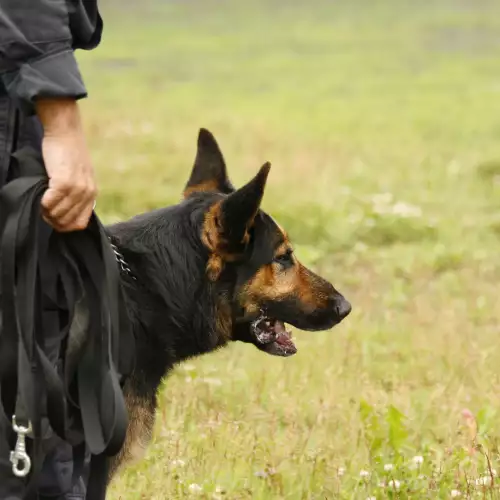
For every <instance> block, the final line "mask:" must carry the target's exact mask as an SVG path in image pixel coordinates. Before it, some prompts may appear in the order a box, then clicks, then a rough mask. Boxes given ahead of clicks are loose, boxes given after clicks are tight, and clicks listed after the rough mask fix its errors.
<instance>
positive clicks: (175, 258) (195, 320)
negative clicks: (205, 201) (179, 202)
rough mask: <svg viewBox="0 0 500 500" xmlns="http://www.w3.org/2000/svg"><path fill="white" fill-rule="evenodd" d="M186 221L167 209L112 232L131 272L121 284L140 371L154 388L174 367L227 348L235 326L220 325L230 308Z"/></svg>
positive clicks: (111, 229) (123, 275)
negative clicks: (228, 332)
mask: <svg viewBox="0 0 500 500" xmlns="http://www.w3.org/2000/svg"><path fill="white" fill-rule="evenodd" d="M173 208H175V207H173ZM181 217H182V214H179V213H175V211H174V210H172V209H164V210H162V211H158V212H154V213H151V214H146V215H144V216H140V217H138V218H134V219H132V220H131V221H128V222H124V223H120V224H117V225H115V226H112V227H110V228H108V230H109V232H110V235H111V239H112V242H113V243H114V244H115V245H116V246H117V249H118V250H119V252H120V253H121V254H122V255H123V257H124V259H125V261H126V262H127V264H128V266H129V268H130V271H131V274H129V273H125V272H122V281H123V284H124V290H125V295H126V301H127V308H128V311H129V315H130V319H131V321H132V328H133V331H134V335H135V337H136V339H137V342H136V357H137V362H136V367H137V368H136V369H137V370H139V371H141V372H142V373H140V374H138V375H140V376H139V378H140V379H144V380H145V381H146V380H147V381H148V382H149V383H150V384H151V383H153V384H154V385H155V386H158V385H159V384H160V382H161V379H162V378H163V377H164V376H165V375H166V374H167V373H168V371H169V370H170V369H172V368H173V366H174V363H177V362H179V361H182V360H185V359H188V358H190V357H193V356H197V355H200V354H204V353H207V352H210V351H213V350H214V349H216V348H217V347H219V346H220V345H223V344H224V343H225V342H226V340H227V338H224V336H221V333H220V330H221V328H224V327H225V328H226V329H228V328H230V325H227V324H226V325H222V326H221V324H220V317H221V310H220V309H221V308H223V307H225V306H224V302H223V301H222V300H221V298H222V297H221V294H220V292H218V291H217V289H216V285H214V284H213V283H211V282H210V281H209V280H208V279H207V277H206V270H205V268H206V261H207V255H206V252H205V251H204V249H203V248H202V247H201V243H200V242H199V240H196V239H195V238H193V229H192V228H190V227H189V225H188V222H189V221H186V220H180V219H181ZM223 312H225V313H226V314H225V317H226V318H227V317H228V314H227V311H223Z"/></svg>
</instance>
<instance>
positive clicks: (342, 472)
mask: <svg viewBox="0 0 500 500" xmlns="http://www.w3.org/2000/svg"><path fill="white" fill-rule="evenodd" d="M337 474H338V475H339V476H343V475H344V474H345V469H344V467H339V468H338V469H337Z"/></svg>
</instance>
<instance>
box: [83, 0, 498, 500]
mask: <svg viewBox="0 0 500 500" xmlns="http://www.w3.org/2000/svg"><path fill="white" fill-rule="evenodd" d="M101 10H102V15H103V17H104V22H105V31H104V38H103V42H102V45H101V46H100V47H99V48H98V49H97V50H95V51H92V52H90V53H79V55H78V59H79V62H80V65H81V70H82V73H83V76H84V79H85V82H86V85H87V87H88V90H89V99H87V100H86V101H85V102H84V103H82V104H83V108H84V113H85V122H86V126H87V128H88V132H89V137H90V142H91V148H92V152H93V158H94V161H95V164H96V167H97V170H98V177H99V182H100V197H99V202H98V213H99V215H100V216H102V217H103V219H104V220H105V221H106V222H114V221H117V220H122V219H125V218H127V217H130V216H132V215H135V214H137V213H139V212H143V211H146V210H150V209H153V208H157V207H161V206H165V205H168V204H172V203H176V202H177V201H179V200H180V198H181V193H182V190H183V187H184V184H185V182H186V180H187V178H188V175H189V171H190V168H191V166H192V163H193V160H194V155H195V147H196V137H197V133H198V129H199V128H200V127H206V128H208V129H209V130H211V131H212V132H213V133H214V134H215V136H216V138H217V139H218V141H219V144H220V146H221V149H222V151H223V153H224V155H225V157H226V161H227V164H228V167H229V172H230V175H231V177H232V179H233V182H234V183H235V184H236V185H241V184H242V183H243V182H246V181H247V180H249V179H250V178H251V177H252V176H253V175H254V174H255V173H256V172H257V170H258V168H259V167H260V166H261V165H262V164H263V163H264V162H265V161H270V162H271V163H272V165H273V166H272V170H271V175H270V179H269V183H268V187H267V190H266V196H265V198H264V203H263V207H264V209H265V210H266V211H268V212H269V213H271V214H272V215H273V216H274V217H275V218H276V219H277V220H278V221H279V222H280V224H281V225H283V226H284V227H285V228H286V230H287V231H288V232H289V233H290V235H291V237H292V240H293V241H294V244H295V248H296V252H297V254H298V256H299V258H301V259H302V261H303V262H304V263H306V264H308V265H311V266H313V267H314V269H316V270H317V271H319V272H320V273H323V274H324V275H325V276H327V277H328V278H329V279H331V280H332V281H333V283H334V284H335V285H336V287H337V288H338V289H339V290H341V291H342V292H343V293H344V294H345V295H346V296H347V297H348V299H349V300H350V301H351V302H352V304H353V312H352V314H351V315H350V316H349V317H348V318H347V320H346V321H344V322H343V323H342V324H341V325H340V326H339V327H338V328H336V329H334V330H333V331H329V332H323V333H305V332H297V334H296V338H297V345H298V348H299V352H298V354H297V355H296V356H294V357H291V358H289V359H278V358H269V357H266V355H265V354H263V353H261V352H259V351H257V350H256V349H254V348H252V347H251V346H248V345H233V346H230V347H229V348H227V349H225V350H223V351H221V352H219V353H216V354H213V355H208V356H206V357H204V358H201V359H197V360H193V361H192V362H189V363H186V364H184V365H183V366H181V367H179V368H178V369H177V370H176V371H175V373H174V374H173V375H172V377H171V378H169V380H168V381H167V382H166V383H165V386H164V388H163V389H162V393H161V402H162V405H161V409H160V411H159V414H158V421H157V426H156V431H155V440H154V442H153V443H152V445H151V446H150V447H149V449H148V451H147V454H146V457H145V459H144V460H143V461H142V462H140V463H138V464H136V465H134V466H132V467H130V468H129V469H128V470H127V471H126V472H124V473H123V474H122V475H121V477H120V478H119V479H118V480H117V481H115V483H114V486H113V493H112V496H111V498H112V499H114V500H117V499H119V498H122V499H127V500H129V499H131V500H134V499H166V498H168V499H184V498H191V497H198V498H207V499H213V500H217V499H221V498H227V499H281V498H283V499H285V498H286V499H316V498H317V499H320V498H321V499H325V498H326V499H332V498H342V499H343V498H360V499H366V498H370V497H374V498H387V497H391V496H392V497H394V498H410V497H411V498H450V497H451V496H458V492H460V493H461V495H462V496H463V497H467V496H470V497H473V496H474V495H475V494H479V495H480V498H483V495H486V493H487V494H488V495H493V496H488V498H497V497H496V496H494V495H496V494H497V493H498V492H499V490H498V484H497V483H496V482H495V480H494V470H495V467H496V466H497V464H498V466H500V463H498V448H497V444H498V438H499V437H500V430H499V429H498V425H497V423H498V418H499V416H500V415H499V395H500V381H499V372H500V349H499V348H498V346H497V344H498V337H499V335H498V334H499V323H500V299H499V296H500V294H499V286H498V281H499V278H500V261H499V245H500V196H499V195H500V141H499V138H500V64H499V61H500V2H498V1H497V0H490V1H488V0H433V1H427V2H413V1H409V0H378V1H376V2H374V1H369V0H349V1H344V2H341V1H334V0H308V1H306V2H305V1H298V0H288V1H284V0H282V1H278V0H253V1H251V2H250V1H249V2H243V1H240V0H233V1H229V0H184V1H181V0H141V2H135V1H132V0H101ZM415 457H416V458H415ZM488 462H490V466H488ZM467 480H469V484H467Z"/></svg>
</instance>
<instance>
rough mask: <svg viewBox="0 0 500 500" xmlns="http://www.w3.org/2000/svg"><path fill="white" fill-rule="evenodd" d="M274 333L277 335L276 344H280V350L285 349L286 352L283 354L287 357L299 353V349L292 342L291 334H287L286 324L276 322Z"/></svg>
mask: <svg viewBox="0 0 500 500" xmlns="http://www.w3.org/2000/svg"><path fill="white" fill-rule="evenodd" d="M274 331H275V333H276V334H277V337H276V340H275V342H274V343H275V344H278V346H277V347H278V348H279V349H283V350H284V351H285V352H284V353H283V354H285V355H288V356H290V355H292V354H295V353H296V352H297V348H296V347H295V344H294V343H293V341H292V334H291V332H287V331H286V330H285V324H284V323H283V322H281V321H276V323H275V324H274Z"/></svg>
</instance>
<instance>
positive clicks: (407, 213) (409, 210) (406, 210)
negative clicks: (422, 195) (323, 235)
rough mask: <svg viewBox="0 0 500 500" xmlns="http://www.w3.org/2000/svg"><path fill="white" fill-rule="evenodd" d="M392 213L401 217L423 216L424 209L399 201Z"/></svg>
mask: <svg viewBox="0 0 500 500" xmlns="http://www.w3.org/2000/svg"><path fill="white" fill-rule="evenodd" d="M392 213H393V214H394V215H399V217H421V216H422V209H421V208H420V207H417V206H416V205H410V204H409V203H405V202H403V201H398V202H397V203H395V204H394V205H393V206H392Z"/></svg>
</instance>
